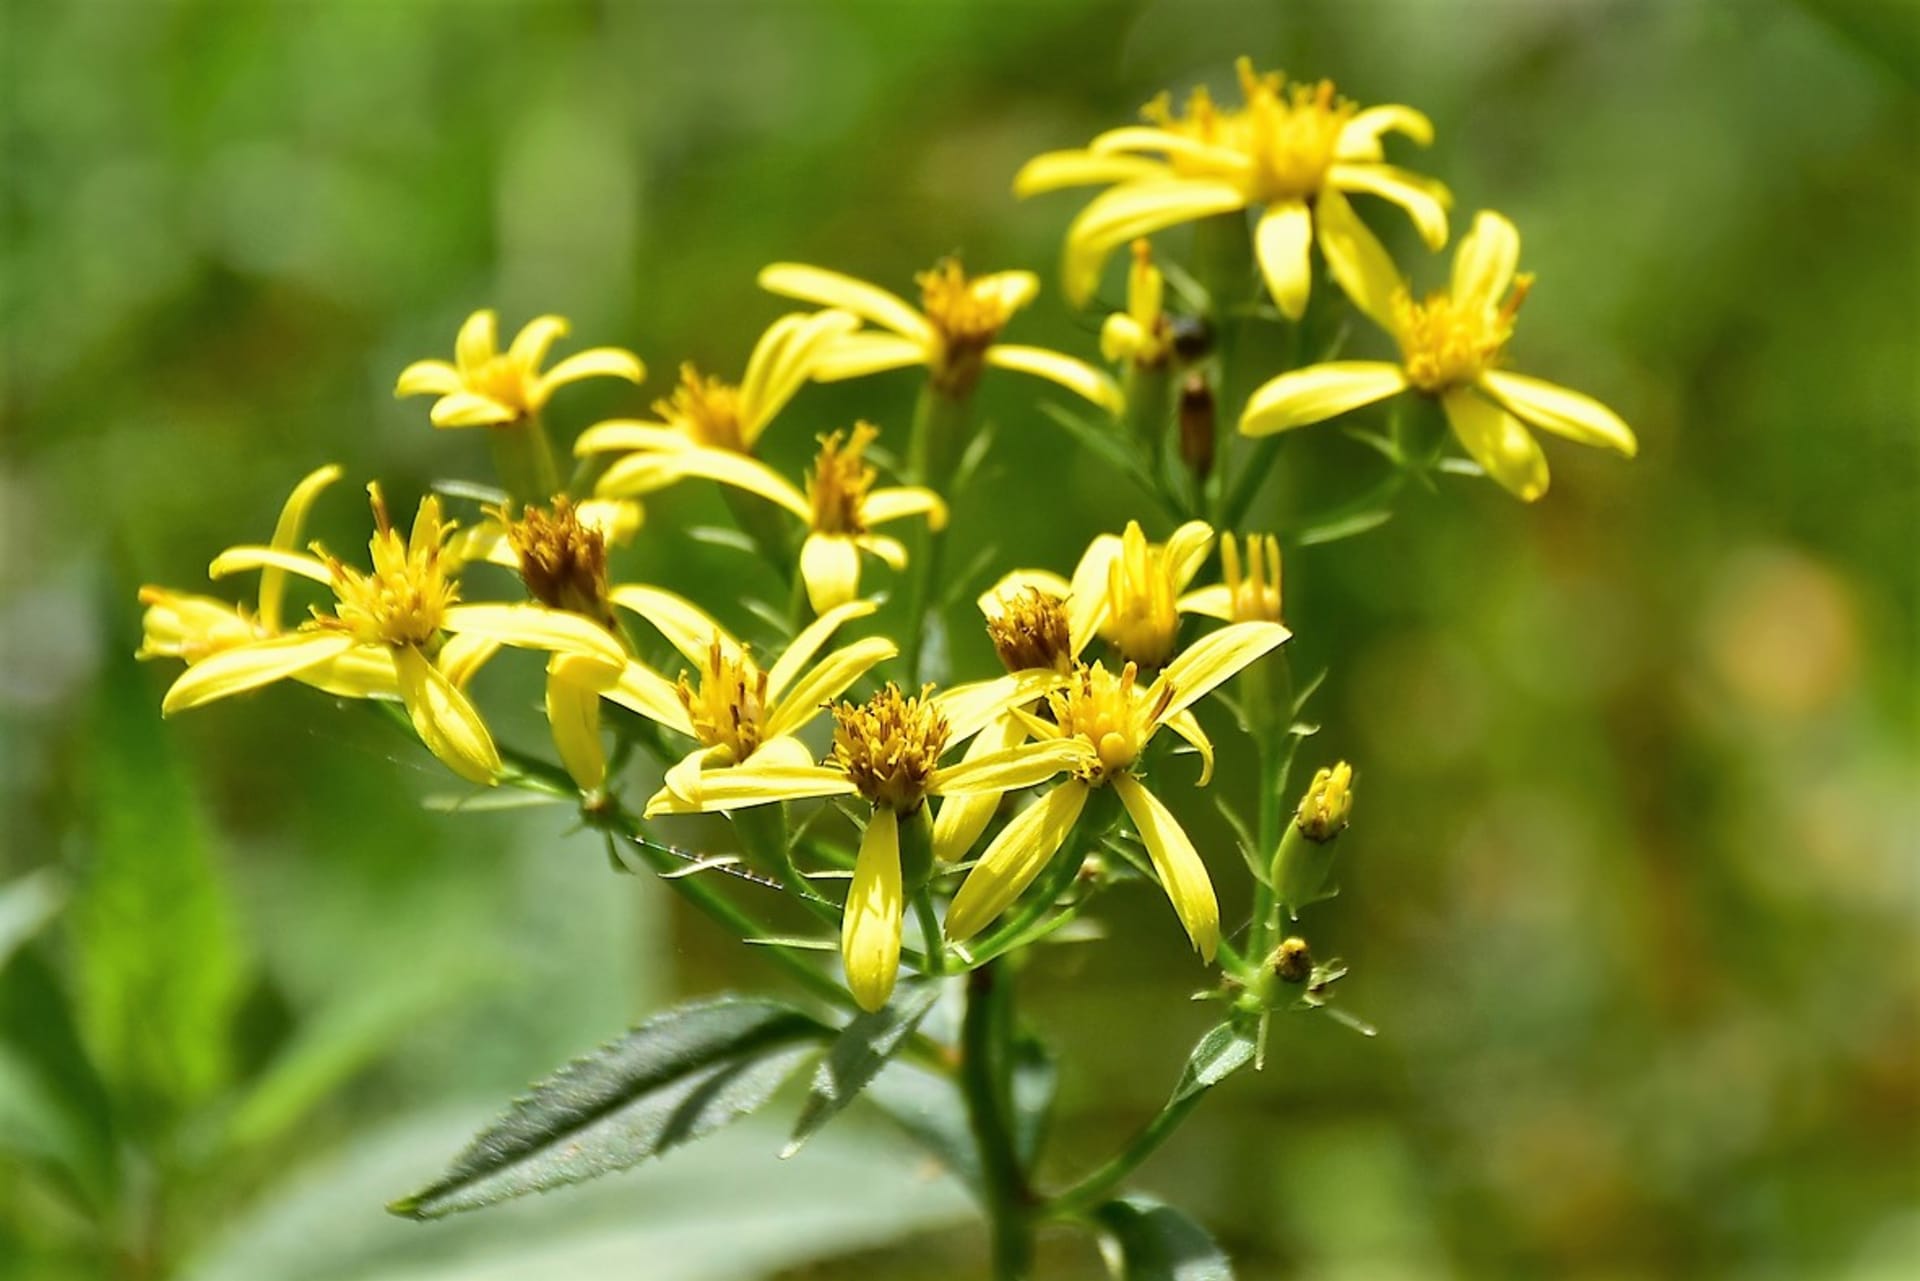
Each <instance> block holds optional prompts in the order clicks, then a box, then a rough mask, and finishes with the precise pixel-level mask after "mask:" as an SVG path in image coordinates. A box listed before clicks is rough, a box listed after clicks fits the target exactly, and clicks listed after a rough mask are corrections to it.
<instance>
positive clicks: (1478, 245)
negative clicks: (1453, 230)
mask: <svg viewBox="0 0 1920 1281" xmlns="http://www.w3.org/2000/svg"><path fill="white" fill-rule="evenodd" d="M1519 266H1520V233H1519V231H1518V230H1516V229H1515V227H1514V225H1513V224H1512V223H1510V222H1508V221H1507V220H1506V219H1505V218H1502V217H1501V216H1500V215H1499V214H1497V213H1494V212H1493V211H1491V210H1488V209H1482V210H1481V211H1480V212H1479V213H1477V214H1475V215H1474V216H1473V230H1471V231H1469V232H1468V233H1467V234H1466V235H1464V236H1462V237H1460V243H1459V244H1458V245H1457V246H1455V248H1454V251H1453V281H1452V285H1451V289H1450V290H1449V292H1451V293H1452V295H1453V302H1454V306H1456V307H1459V308H1462V309H1464V310H1466V311H1468V312H1469V314H1471V313H1474V312H1477V311H1480V310H1482V309H1488V308H1493V307H1498V306H1499V305H1500V300H1501V298H1502V297H1504V296H1505V294H1506V292H1507V286H1509V285H1511V284H1512V283H1513V273H1514V271H1515V270H1516V269H1517V268H1518V267H1519Z"/></svg>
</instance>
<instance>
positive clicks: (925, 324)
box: [760, 258, 1124, 414]
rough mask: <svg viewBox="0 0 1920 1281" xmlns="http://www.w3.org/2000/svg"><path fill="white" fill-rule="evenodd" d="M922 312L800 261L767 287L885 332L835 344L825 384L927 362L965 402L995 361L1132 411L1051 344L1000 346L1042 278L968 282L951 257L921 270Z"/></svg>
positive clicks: (821, 371)
mask: <svg viewBox="0 0 1920 1281" xmlns="http://www.w3.org/2000/svg"><path fill="white" fill-rule="evenodd" d="M918 282H919V285H920V300H921V308H920V310H917V311H916V310H915V309H914V308H912V307H910V306H908V305H907V303H906V302H904V301H903V300H902V299H901V298H900V297H898V296H897V295H895V294H893V293H890V292H888V291H887V290H885V289H882V288H880V287H879V286H878V285H870V284H868V283H867V282H866V281H864V280H855V279H854V278H853V277H852V276H844V275H841V274H840V273H839V272H837V271H827V270H824V269H822V268H819V267H807V266H802V265H801V264H799V263H786V262H783V263H775V264H774V265H772V266H771V267H768V268H766V269H764V270H763V271H761V273H760V287H761V288H762V289H766V290H769V291H771V292H773V293H776V294H779V295H781V296H782V297H786V298H798V299H800V300H801V301H803V302H811V303H817V304H819V305H821V306H823V307H838V308H842V309H844V310H846V311H850V312H852V313H853V314H854V315H856V316H859V317H860V318H861V319H862V320H865V321H868V322H869V323H871V324H873V325H877V326H879V328H878V329H863V330H861V331H860V332H858V333H855V334H849V335H847V336H845V337H843V338H841V339H840V340H839V341H837V342H836V343H834V344H833V346H832V348H831V349H830V350H829V351H828V352H827V354H826V356H825V357H824V358H823V360H822V361H821V363H820V365H819V366H818V367H817V368H816V369H815V371H814V377H816V378H818V379H820V380H821V381H822V382H834V381H837V380H840V379H844V378H859V377H861V376H863V375H866V374H876V373H880V372H882V371H883V370H888V369H905V368H908V367H909V366H912V365H925V366H926V367H927V370H928V373H929V376H930V377H931V379H932V381H933V385H934V387H935V388H937V389H938V390H940V391H941V392H942V393H944V394H945V395H947V396H950V397H952V398H953V399H956V400H959V399H964V398H965V397H966V396H968V395H969V394H971V393H972V391H973V387H974V384H975V383H976V382H978V381H979V378H980V374H981V372H982V371H983V370H984V368H985V367H986V366H988V365H993V366H996V367H998V368H1001V369H1014V370H1019V371H1020V372H1022V373H1028V374H1034V375H1037V376H1038V377H1041V378H1045V379H1048V380H1050V381H1052V382H1055V383H1058V384H1059V385H1060V386H1062V387H1065V388H1066V389H1067V390H1068V391H1070V392H1073V393H1074V394H1075V395H1077V396H1082V397H1084V398H1086V399H1087V400H1090V401H1092V402H1093V403H1094V404H1096V405H1098V406H1100V407H1101V408H1102V409H1105V410H1106V411H1108V412H1109V413H1113V414H1117V413H1119V412H1120V411H1121V409H1122V408H1123V407H1124V402H1123V400H1122V398H1121V395H1120V388H1119V386H1118V384H1116V383H1115V382H1114V381H1113V379H1111V378H1109V377H1108V376H1107V375H1106V374H1104V373H1102V372H1101V371H1099V370H1098V369H1095V368H1094V367H1093V366H1091V365H1088V364H1086V363H1084V362H1082V361H1078V360H1075V359H1073V357H1071V356H1063V355H1061V354H1060V353H1059V352H1057V351H1048V350H1047V349H1045V348H1044V347H1023V346H1018V345H1016V344H1013V343H1003V342H1001V341H1000V331H1001V330H1002V329H1004V328H1005V327H1006V324H1007V321H1008V320H1009V319H1010V318H1011V317H1012V315H1013V313H1014V312H1016V311H1018V310H1020V308H1022V307H1024V306H1026V305H1027V304H1028V303H1029V302H1032V301H1033V298H1034V295H1035V294H1037V293H1039V292H1040V281H1039V278H1038V277H1036V276H1035V275H1034V274H1033V273H1032V272H1030V271H1001V272H994V273H992V274H990V275H985V276H974V277H971V278H969V277H968V276H967V275H966V273H965V272H963V271H962V270H961V269H960V264H959V263H957V262H955V261H954V260H953V259H951V258H948V259H945V260H943V261H942V262H940V263H939V265H937V266H936V267H934V269H933V270H932V271H926V272H922V273H921V274H920V275H919V277H918Z"/></svg>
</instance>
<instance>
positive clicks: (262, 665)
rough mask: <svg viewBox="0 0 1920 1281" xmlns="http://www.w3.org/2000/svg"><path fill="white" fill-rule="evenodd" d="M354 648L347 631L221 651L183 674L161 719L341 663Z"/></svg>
mask: <svg viewBox="0 0 1920 1281" xmlns="http://www.w3.org/2000/svg"><path fill="white" fill-rule="evenodd" d="M353 644H354V641H353V638H352V637H351V636H348V635H347V634H346V633H345V632H294V633H292V634H291V635H287V636H275V637H270V638H269V639H267V640H260V641H254V642H252V643H251V644H247V645H238V646H235V647H234V648H232V649H224V650H221V651H220V652H219V653H217V654H210V655H208V656H207V657H206V658H204V659H202V660H201V661H200V662H198V663H195V664H194V665H193V666H191V667H189V668H187V670H186V671H184V672H182V673H181V674H180V678H179V679H178V680H176V681H174V683H173V685H172V687H171V688H169V689H168V690H167V693H166V697H165V698H164V699H162V700H161V703H160V714H161V715H163V716H171V715H173V714H174V713H175V712H184V711H186V710H188V709H189V708H194V707H199V706H201V705H202V704H205V703H211V702H213V701H214V700H215V699H220V698H227V697H230V696H232V695H234V694H244V693H246V692H247V691H248V690H250V689H259V688H260V687H261V686H262V685H271V684H272V683H273V682H275V681H277V680H284V679H286V678H287V677H289V676H294V675H296V674H298V673H300V672H302V671H305V670H306V669H307V668H309V667H313V666H316V665H317V664H320V663H324V662H326V661H328V660H329V659H332V658H337V657H339V656H340V655H341V654H344V653H345V652H346V651H347V650H349V649H352V648H353Z"/></svg>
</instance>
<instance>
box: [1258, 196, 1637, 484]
mask: <svg viewBox="0 0 1920 1281" xmlns="http://www.w3.org/2000/svg"><path fill="white" fill-rule="evenodd" d="M1519 261H1520V234H1519V232H1517V231H1515V230H1514V226H1513V224H1512V223H1510V222H1508V221H1507V220H1506V219H1505V218H1502V217H1501V216H1500V215H1499V214H1496V213H1487V212H1483V213H1481V214H1480V215H1479V216H1478V217H1477V218H1475V220H1474V224H1473V230H1472V231H1471V232H1469V233H1468V234H1467V235H1466V236H1464V237H1462V238H1461V240H1460V244H1459V247H1458V248H1457V249H1456V250H1455V252H1454V257H1453V279H1452V282H1451V285H1450V287H1449V288H1448V289H1446V290H1444V291H1442V292H1437V293H1434V294H1432V295H1430V296H1429V297H1428V298H1427V300H1426V301H1425V302H1415V301H1414V300H1413V297H1412V295H1411V293H1410V292H1409V290H1408V288H1407V286H1406V284H1405V282H1404V281H1402V280H1401V279H1400V277H1399V275H1398V274H1397V273H1396V272H1395V271H1394V268H1393V264H1392V263H1391V262H1389V261H1388V260H1387V258H1386V256H1385V255H1384V254H1382V255H1380V256H1379V258H1377V259H1375V260H1372V261H1370V262H1369V263H1367V265H1366V268H1365V284H1364V287H1363V288H1362V289H1361V291H1360V292H1359V293H1356V294H1355V300H1356V301H1359V302H1360V303H1361V310H1363V311H1365V312H1366V313H1367V314H1368V315H1369V316H1372V317H1373V318H1374V320H1375V321H1377V322H1378V323H1379V324H1380V325H1381V326H1382V327H1384V328H1385V329H1386V330H1387V332H1388V333H1389V334H1391V335H1393V338H1394V340H1395V341H1396V342H1397V343H1398V344H1399V345H1400V361H1399V363H1398V364H1390V363H1387V362H1384V361H1375V360H1343V361H1334V362H1332V363H1329V364H1324V365H1309V366H1307V367H1306V368H1305V369H1296V370H1293V371H1292V372H1290V373H1285V374H1281V375H1280V376H1279V377H1278V378H1275V379H1273V380H1272V381H1271V382H1269V383H1267V384H1266V385H1265V386H1264V387H1261V388H1260V389H1259V390H1258V391H1256V392H1255V393H1254V394H1253V395H1252V396H1251V397H1250V398H1249V399H1248V401H1247V409H1246V412H1245V414H1243V415H1242V416H1241V419H1240V430H1241V431H1242V432H1243V433H1245V434H1247V435H1249V436H1264V435H1268V434H1270V433H1273V432H1278V431H1286V430H1289V429H1290V428H1294V427H1302V426H1305V425H1307V424H1308V423H1317V422H1321V421H1324V420H1325V419H1328V418H1333V417H1336V416H1338V415H1340V414H1343V413H1346V412H1347V411H1348V410H1351V409H1358V408H1360V407H1361V406H1362V405H1369V404H1372V403H1373V402H1375V401H1378V400H1384V399H1386V398H1387V397H1388V396H1392V395H1395V394H1397V393H1399V392H1402V391H1407V390H1409V389H1411V390H1413V391H1417V392H1419V393H1421V394H1422V395H1425V396H1432V397H1435V398H1437V399H1438V400H1439V402H1440V406H1441V408H1442V409H1444V410H1445V411H1446V415H1447V421H1448V422H1449V423H1450V424H1451V425H1452V427H1453V434H1454V435H1455V436H1456V437H1457V438H1458V439H1459V441H1460V444H1461V446H1462V447H1464V448H1465V449H1466V451H1467V453H1468V454H1469V455H1470V456H1471V457H1472V458H1473V460H1474V461H1475V462H1477V463H1479V464H1480V466H1481V467H1482V468H1483V469H1484V470H1485V471H1486V473H1487V475H1489V476H1491V477H1493V479H1494V480H1496V481H1498V482H1499V483H1500V484H1501V485H1503V486H1505V487H1506V488H1507V489H1508V490H1509V491H1511V492H1512V493H1514V494H1515V495H1517V496H1518V497H1520V498H1521V499H1523V500H1525V501H1527V502H1532V501H1533V500H1534V499H1536V498H1538V497H1540V495H1542V494H1544V493H1546V492H1547V459H1546V455H1545V454H1543V453H1542V452H1541V450H1540V444H1539V442H1538V441H1536V440H1535V439H1534V438H1533V435H1532V434H1531V433H1530V432H1528V431H1527V429H1526V427H1525V426H1523V425H1522V424H1523V423H1526V424H1531V425H1532V426H1534V427H1538V428H1541V429H1542V430H1544V431H1550V432H1553V433H1555V434H1557V435H1561V436H1565V437H1566V438H1567V439H1569V440H1575V441H1578V442H1580V443H1581V444H1583V445H1600V446H1604V447H1606V448H1608V449H1612V450H1615V451H1617V452H1619V453H1621V454H1624V455H1626V456H1627V457H1628V458H1631V457H1633V455H1634V453H1635V452H1636V450H1637V449H1638V445H1637V443H1636V442H1635V440H1634V437H1633V432H1632V430H1631V429H1630V428H1629V427H1628V426H1627V425H1626V423H1625V422H1623V421H1621V419H1620V417H1619V415H1617V414H1615V413H1614V412H1613V411H1612V410H1611V409H1608V408H1607V407H1606V406H1605V405H1602V404H1601V403H1600V402H1599V401H1597V400H1594V399H1592V398H1590V397H1587V396H1583V395H1581V394H1580V393H1578V392H1574V391H1568V390H1567V389H1566V388H1564V387H1557V386H1555V385H1554V384H1552V383H1549V382H1544V381H1542V380H1541V379H1538V378H1529V377H1527V376H1525V375H1523V374H1515V373H1509V372H1507V371H1506V370H1503V369H1501V368H1499V367H1498V366H1499V363H1500V360H1501V357H1502V355H1503V354H1504V352H1505V350H1506V345H1507V340H1508V339H1509V338H1511V337H1512V336H1513V322H1514V316H1515V314H1516V313H1517V312H1518V311H1519V309H1520V304H1521V302H1522V300H1524V299H1525V298H1526V296H1527V292H1528V289H1529V288H1530V287H1531V285H1532V283H1533V281H1532V277H1530V276H1525V275H1522V276H1518V277H1516V276H1515V274H1514V269H1515V268H1516V267H1517V266H1518V265H1519Z"/></svg>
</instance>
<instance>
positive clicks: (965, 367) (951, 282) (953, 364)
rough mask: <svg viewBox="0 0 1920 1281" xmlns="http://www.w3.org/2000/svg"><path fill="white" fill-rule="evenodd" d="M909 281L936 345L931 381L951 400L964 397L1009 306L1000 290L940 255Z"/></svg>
mask: <svg viewBox="0 0 1920 1281" xmlns="http://www.w3.org/2000/svg"><path fill="white" fill-rule="evenodd" d="M914 280H915V281H916V282H917V283H918V284H919V286H920V309H921V311H922V312H924V313H925V314H926V317H927V320H928V322H929V323H931V324H932V325H933V329H934V334H935V336H936V337H937V338H938V339H939V344H940V350H939V353H938V358H937V359H936V360H934V362H933V364H932V375H933V382H934V385H935V386H936V387H938V388H939V389H940V390H941V391H942V392H944V393H946V394H947V395H949V396H951V397H954V398H955V399H959V398H961V397H964V396H966V395H967V394H968V393H969V392H971V391H972V390H973V385H974V384H975V383H976V382H978V381H979V378H980V372H981V370H982V368H983V367H984V357H985V355H986V351H987V348H989V347H991V346H993V344H994V342H995V341H996V340H998V339H999V337H1000V331H1001V330H1002V329H1005V328H1006V325H1007V320H1008V318H1009V317H1010V316H1011V315H1012V314H1013V313H1012V309H1011V308H1010V307H1009V306H1008V305H1007V302H1006V300H1005V298H1003V297H1002V296H1001V295H1000V294H998V293H996V292H994V291H993V290H991V289H983V288H981V287H980V285H981V282H980V281H978V280H969V279H968V278H967V273H966V272H965V271H963V270H961V267H960V263H959V260H958V259H954V258H943V259H941V260H940V262H939V263H937V264H936V265H935V266H934V268H933V270H932V271H923V272H921V273H920V274H919V275H918V276H915V277H914Z"/></svg>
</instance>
